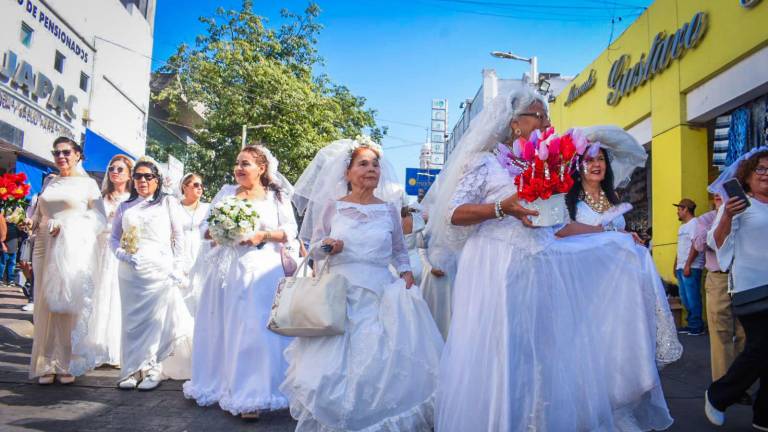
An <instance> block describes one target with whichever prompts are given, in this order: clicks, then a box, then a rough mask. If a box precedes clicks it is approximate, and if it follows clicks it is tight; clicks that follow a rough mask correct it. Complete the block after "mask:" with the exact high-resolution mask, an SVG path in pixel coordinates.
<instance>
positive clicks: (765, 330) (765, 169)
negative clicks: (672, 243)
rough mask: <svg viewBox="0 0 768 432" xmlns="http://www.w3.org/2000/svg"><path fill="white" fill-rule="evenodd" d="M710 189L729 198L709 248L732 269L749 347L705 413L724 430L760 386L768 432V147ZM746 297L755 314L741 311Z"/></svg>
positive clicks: (763, 426)
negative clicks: (731, 412) (730, 411)
mask: <svg viewBox="0 0 768 432" xmlns="http://www.w3.org/2000/svg"><path fill="white" fill-rule="evenodd" d="M734 178H735V179H736V180H737V181H738V182H739V184H740V185H741V186H742V188H743V191H744V193H743V194H742V193H740V192H739V191H738V190H737V188H734V186H733V185H732V183H731V186H729V187H727V188H726V187H725V184H726V183H728V182H729V181H732V179H734ZM709 189H710V192H713V193H721V194H722V193H725V194H726V195H725V196H728V200H727V201H726V202H725V204H724V205H722V206H721V207H720V210H718V213H717V218H716V219H715V222H714V224H713V227H714V228H713V229H712V230H710V231H709V233H708V235H707V244H708V245H709V246H710V247H712V248H713V249H714V250H715V251H716V253H717V260H718V262H719V263H720V267H721V268H729V269H730V276H731V284H730V291H731V293H732V298H733V304H734V313H735V314H736V315H737V317H738V319H739V321H740V322H741V325H742V326H743V327H744V333H745V335H746V343H745V346H744V351H742V352H741V354H739V355H738V356H737V357H736V359H735V360H734V361H733V363H732V364H731V367H730V368H728V371H727V372H726V373H725V375H724V376H723V377H722V378H720V379H718V380H717V381H715V382H713V383H712V385H710V387H709V389H708V390H707V392H706V393H705V395H704V398H705V405H704V410H705V414H706V416H707V418H708V419H709V421H710V422H712V423H713V424H715V425H718V426H719V425H722V424H724V423H725V410H726V409H727V408H728V407H729V406H731V405H733V404H735V403H737V402H739V400H740V399H741V398H742V396H743V395H744V393H745V392H747V391H748V390H749V388H750V387H751V386H752V385H753V384H754V383H755V382H756V381H757V380H760V387H759V388H758V390H757V394H756V397H755V398H754V404H753V413H754V414H753V418H752V425H753V426H754V427H755V429H758V430H763V431H768V266H766V265H765V264H766V259H765V257H766V253H765V245H766V244H768V147H760V148H757V149H754V150H752V151H751V152H749V153H747V154H746V155H744V156H742V158H741V159H740V160H738V161H736V162H734V164H733V165H732V166H731V167H729V168H728V169H726V171H724V172H723V174H721V176H720V177H719V178H718V179H717V180H716V181H715V182H714V183H713V184H712V185H711V186H710V188H709ZM728 190H730V192H731V193H730V194H729V193H728V192H727V191H728ZM746 297H748V298H749V299H750V303H749V304H750V305H751V310H745V309H742V308H741V307H740V305H742V304H743V302H742V300H743V299H744V298H746Z"/></svg>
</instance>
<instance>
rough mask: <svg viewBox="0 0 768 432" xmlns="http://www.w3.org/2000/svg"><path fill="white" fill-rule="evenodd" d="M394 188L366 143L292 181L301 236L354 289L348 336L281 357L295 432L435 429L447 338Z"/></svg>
mask: <svg viewBox="0 0 768 432" xmlns="http://www.w3.org/2000/svg"><path fill="white" fill-rule="evenodd" d="M397 186H398V183H397V181H396V178H395V177H394V176H393V174H392V172H391V170H390V169H389V167H388V166H387V165H386V164H385V161H383V160H382V159H381V150H380V147H378V146H377V145H376V144H374V143H373V142H372V141H370V139H369V138H367V137H358V138H357V139H356V140H341V141H336V142H334V143H331V144H330V145H328V146H327V147H325V148H323V149H321V150H320V152H318V154H317V155H316V156H315V158H314V160H313V161H312V163H310V165H309V167H307V170H306V171H305V172H304V173H303V174H302V176H301V178H300V179H299V180H298V182H297V183H296V192H295V194H296V197H298V199H295V200H294V202H296V203H297V207H298V209H299V212H300V214H301V213H303V212H304V211H306V215H305V218H304V224H303V225H302V230H301V236H300V237H301V239H302V240H304V241H308V242H310V244H311V245H312V247H311V248H310V253H312V254H313V256H314V257H315V259H316V260H321V259H326V258H328V259H330V272H331V273H332V274H333V273H336V274H340V275H343V276H344V277H345V278H346V279H347V280H348V281H349V284H350V287H349V290H348V292H347V314H348V315H347V322H346V331H345V333H344V334H343V335H340V336H327V337H298V338H296V339H295V340H294V341H293V342H292V343H291V345H290V346H289V347H288V349H287V350H286V352H285V355H286V358H287V360H288V362H289V365H290V366H289V368H288V372H287V374H286V379H285V382H284V383H283V385H282V386H281V388H282V389H283V392H284V393H285V394H286V395H287V396H288V398H289V400H290V410H291V415H292V416H293V417H294V418H295V419H296V420H298V422H299V423H298V426H297V427H296V430H297V431H301V432H306V431H357V430H365V431H370V432H374V431H429V430H431V428H432V425H433V411H434V390H435V387H436V384H437V372H438V362H439V356H440V351H441V349H442V344H443V341H442V338H441V337H440V333H439V332H438V330H437V328H436V327H435V324H434V322H433V321H432V317H431V316H430V314H429V309H428V308H427V305H426V304H425V303H424V301H423V300H422V299H421V295H420V293H419V292H418V287H417V286H416V285H413V275H412V274H411V271H410V265H409V263H408V261H409V259H408V252H407V249H406V248H405V244H404V240H403V232H402V229H401V225H400V210H399V204H400V202H401V201H400V200H401V195H400V194H401V193H402V190H400V189H399V188H398V187H397ZM320 245H323V246H324V249H321V248H318V246H320ZM325 251H327V252H325ZM390 264H391V265H392V266H394V267H395V268H396V269H397V271H398V273H399V274H400V277H399V278H398V277H396V276H394V275H393V274H392V273H391V271H390V270H389V265H390Z"/></svg>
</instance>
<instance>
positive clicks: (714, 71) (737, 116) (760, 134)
mask: <svg viewBox="0 0 768 432" xmlns="http://www.w3.org/2000/svg"><path fill="white" fill-rule="evenodd" d="M766 22H768V2H765V1H763V2H761V1H754V0H752V1H749V0H741V1H739V0H699V1H689V0H657V1H656V2H655V3H653V4H652V5H651V6H650V7H649V8H648V9H647V10H646V11H645V12H644V13H643V15H641V16H640V17H639V18H638V19H637V21H636V22H635V23H633V24H632V25H631V26H630V27H629V28H628V29H627V30H626V31H625V32H624V33H623V34H622V35H621V36H620V37H619V38H618V39H616V40H615V41H614V42H613V43H612V44H611V45H610V47H609V48H608V49H607V50H606V51H604V52H603V53H602V54H601V55H600V56H599V57H598V58H597V59H596V60H595V61H594V62H592V63H591V64H590V65H588V66H587V67H585V68H584V69H583V70H582V72H580V73H579V75H578V76H577V77H576V78H575V79H574V81H573V85H572V86H569V87H568V88H566V89H565V90H564V91H563V92H562V93H561V94H560V95H558V97H557V98H556V100H555V101H554V102H553V103H552V104H550V110H551V115H552V119H553V123H554V125H555V126H556V128H557V129H558V130H565V129H567V128H569V127H573V126H589V125H598V124H615V125H619V126H621V127H623V128H625V129H626V130H627V131H629V132H630V133H631V134H632V135H633V136H635V138H637V140H638V141H639V142H640V143H641V144H643V145H644V147H645V148H646V149H647V151H648V153H649V158H648V164H647V166H646V167H645V169H644V170H638V171H637V172H635V174H634V175H633V181H632V184H631V185H630V186H629V187H628V188H627V189H626V190H624V191H623V193H624V196H625V197H626V198H628V199H629V200H630V201H631V202H633V204H634V205H635V208H636V210H635V212H633V213H632V214H631V215H630V217H629V218H628V219H629V221H628V222H629V226H630V227H631V228H634V229H636V230H638V231H640V232H645V231H646V230H648V231H650V230H652V239H653V240H652V243H653V256H654V259H655V260H656V264H657V266H658V269H659V271H660V272H661V273H662V275H663V276H664V277H665V278H668V279H672V276H673V275H672V267H673V261H674V258H675V253H676V243H677V229H678V227H679V224H680V223H679V221H678V220H677V216H676V212H675V209H674V208H673V207H672V205H671V204H672V203H676V202H678V201H679V200H680V199H681V198H683V197H687V198H691V199H693V200H694V201H695V202H696V203H697V204H698V208H697V214H701V213H703V212H705V211H707V210H708V209H709V206H710V204H709V203H710V198H709V196H708V194H707V191H706V187H707V185H708V184H709V182H710V181H711V180H712V179H714V177H716V176H717V174H718V172H719V167H720V166H722V165H723V164H724V163H725V161H726V159H728V160H732V159H733V158H734V157H737V155H738V154H741V153H743V152H745V151H747V150H749V149H750V148H752V147H755V146H757V145H764V144H765V142H766V129H768V119H767V118H766V97H765V95H766V94H768V26H766V25H765V23H766Z"/></svg>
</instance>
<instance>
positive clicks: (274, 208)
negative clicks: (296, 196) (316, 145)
mask: <svg viewBox="0 0 768 432" xmlns="http://www.w3.org/2000/svg"><path fill="white" fill-rule="evenodd" d="M277 167H278V162H277V160H276V159H275V158H274V157H273V156H272V153H271V152H269V150H267V149H266V147H263V146H248V147H245V148H244V149H243V150H242V151H241V152H240V154H239V155H238V156H237V163H236V165H235V172H234V174H235V179H236V180H237V184H236V185H225V186H224V187H223V188H222V189H221V190H220V191H219V193H217V194H216V197H215V198H214V199H213V202H212V203H211V205H212V206H214V207H215V206H216V205H217V204H218V203H220V202H221V201H222V200H224V199H225V198H229V197H233V196H234V197H237V198H238V199H242V200H248V201H250V202H251V203H252V204H253V205H254V207H255V209H256V211H257V212H258V214H259V220H260V221H261V224H262V228H261V230H260V231H257V232H256V234H255V235H254V236H253V237H252V238H251V239H249V240H247V241H246V242H243V243H241V244H240V245H238V246H234V247H233V246H222V245H218V246H214V247H213V248H212V249H211V251H210V253H209V254H208V255H207V256H206V257H205V259H204V261H205V262H204V264H203V271H204V272H205V274H207V277H206V278H205V279H204V281H203V288H202V295H201V297H200V307H199V309H198V311H197V314H196V320H197V321H196V323H195V346H194V351H193V356H192V379H191V380H190V381H187V382H186V383H184V395H185V396H186V397H187V398H189V399H194V400H195V401H196V402H197V403H198V404H199V405H201V406H207V405H212V404H215V403H218V404H219V406H220V407H221V408H222V409H224V410H226V411H229V412H230V413H232V414H233V415H241V416H242V417H244V418H255V417H258V415H259V412H260V411H273V410H279V409H284V408H286V407H287V406H288V400H287V399H286V397H285V396H284V395H283V393H282V392H280V389H279V386H280V383H281V382H282V380H283V378H284V376H285V370H286V368H287V367H288V364H287V363H286V361H285V359H284V358H283V351H284V350H285V348H286V347H287V346H288V343H289V342H290V339H289V338H287V337H285V336H280V335H277V334H275V333H272V332H270V331H269V330H267V321H268V320H269V312H270V310H271V308H272V300H273V298H274V296H275V290H276V289H277V285H278V283H279V282H280V279H281V278H282V277H284V276H285V273H284V271H283V266H282V261H281V255H280V249H281V247H283V246H284V244H285V243H286V242H288V241H289V240H290V239H293V238H295V237H296V230H297V226H296V221H295V219H294V217H293V209H292V207H291V202H290V198H289V196H287V195H286V192H285V191H286V190H289V189H290V187H289V186H290V185H289V184H288V183H287V180H285V178H284V177H282V175H279V173H278V171H277ZM283 184H285V185H286V186H285V187H284V186H283ZM204 226H205V225H204Z"/></svg>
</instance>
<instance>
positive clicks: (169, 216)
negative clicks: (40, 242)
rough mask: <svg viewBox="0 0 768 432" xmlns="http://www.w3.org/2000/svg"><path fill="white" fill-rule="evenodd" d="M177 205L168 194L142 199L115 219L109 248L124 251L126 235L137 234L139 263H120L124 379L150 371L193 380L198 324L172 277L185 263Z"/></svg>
mask: <svg viewBox="0 0 768 432" xmlns="http://www.w3.org/2000/svg"><path fill="white" fill-rule="evenodd" d="M178 206H179V204H178V202H177V201H176V199H175V198H172V197H169V196H166V197H163V198H161V201H160V202H157V203H151V202H150V201H149V200H147V199H143V198H141V197H138V198H137V199H135V200H133V201H127V202H124V203H122V204H121V205H120V206H119V207H118V209H117V212H116V214H115V219H114V221H113V229H112V236H111V239H110V245H111V247H112V250H113V251H114V250H118V249H120V248H121V244H120V239H121V237H122V235H123V233H124V232H131V231H132V230H135V231H134V232H136V234H137V236H138V242H137V244H136V250H137V251H136V253H135V254H134V256H135V257H136V259H137V261H138V263H137V264H133V263H132V262H130V261H120V263H119V267H118V277H119V283H120V298H121V303H122V319H123V332H122V339H121V342H122V357H121V361H120V366H121V371H120V379H121V380H122V379H124V378H127V377H128V376H129V375H131V374H133V373H135V372H138V371H146V370H148V369H151V368H156V369H161V370H162V373H163V375H164V376H165V377H167V378H173V379H187V378H189V376H190V373H191V371H190V364H189V362H190V355H191V344H192V331H193V325H194V324H193V321H192V316H191V315H190V313H189V310H187V307H186V305H185V304H184V299H183V298H182V294H181V289H180V287H179V286H178V283H176V281H174V280H173V279H172V278H171V274H172V273H173V272H174V271H177V270H178V268H179V267H180V266H181V265H182V262H183V250H184V234H183V232H182V229H181V224H180V222H179V215H178V212H179V209H178Z"/></svg>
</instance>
